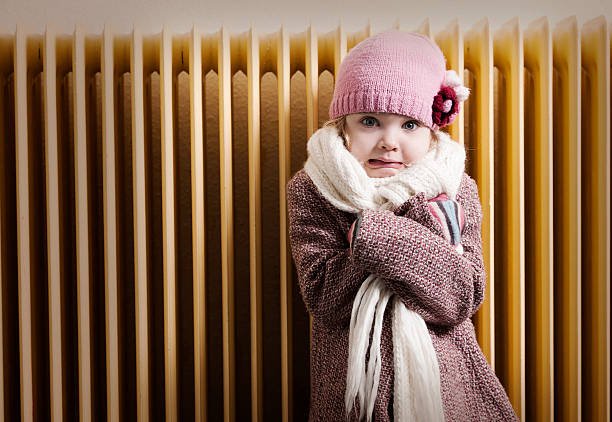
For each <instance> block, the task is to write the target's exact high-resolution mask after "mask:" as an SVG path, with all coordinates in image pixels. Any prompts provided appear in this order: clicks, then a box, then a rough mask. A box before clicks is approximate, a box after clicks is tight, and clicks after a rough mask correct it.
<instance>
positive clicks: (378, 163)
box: [368, 159, 404, 169]
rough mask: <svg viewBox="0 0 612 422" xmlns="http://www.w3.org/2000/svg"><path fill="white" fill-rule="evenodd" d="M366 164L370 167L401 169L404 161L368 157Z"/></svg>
mask: <svg viewBox="0 0 612 422" xmlns="http://www.w3.org/2000/svg"><path fill="white" fill-rule="evenodd" d="M368 166H369V167H371V168H376V169H378V168H392V169H401V168H402V167H404V163H401V162H399V161H385V160H377V159H370V160H368Z"/></svg>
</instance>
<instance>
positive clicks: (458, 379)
mask: <svg viewBox="0 0 612 422" xmlns="http://www.w3.org/2000/svg"><path fill="white" fill-rule="evenodd" d="M287 188H288V207H289V223H290V225H289V231H290V240H291V249H292V253H293V259H294V262H295V265H296V269H297V274H298V278H299V286H300V291H301V294H302V297H303V299H304V303H305V304H306V307H307V309H308V311H309V312H310V314H311V315H312V317H313V324H312V343H311V369H310V370H311V373H310V378H311V379H310V381H311V383H310V386H311V390H310V415H309V420H310V421H344V420H347V415H346V414H345V410H344V392H345V388H346V370H347V358H348V333H349V322H350V318H351V307H352V304H353V299H354V298H355V295H356V293H357V291H358V290H359V287H360V285H361V283H362V282H363V281H364V280H365V279H366V277H367V276H368V275H369V274H377V275H379V276H380V277H382V278H384V279H386V280H387V282H388V283H389V284H388V286H389V287H390V288H391V289H392V291H393V292H394V293H395V294H397V295H398V296H399V297H400V298H401V299H402V300H403V301H404V303H405V304H406V306H407V307H408V308H409V309H412V310H414V311H416V312H418V313H419V314H420V315H421V317H422V318H423V319H424V320H425V322H426V323H427V326H428V328H429V333H430V334H431V337H432V342H433V345H434V348H435V350H436V355H437V358H438V363H439V367H440V382H441V390H442V400H443V405H444V414H445V419H446V421H515V420H518V419H517V417H516V414H515V413H514V410H513V408H512V406H511V404H510V402H509V400H508V397H507V395H506V393H505V391H504V388H503V387H502V385H501V384H500V382H499V380H498V379H497V377H496V376H495V373H494V372H493V370H492V369H491V367H490V366H489V364H488V362H487V361H486V359H485V357H484V355H483V354H482V351H481V350H480V347H479V346H478V343H477V341H476V336H475V332H474V326H473V325H472V321H471V319H470V317H471V316H472V315H473V314H474V312H476V310H477V309H478V307H479V306H480V304H481V303H482V300H483V295H484V288H485V272H484V268H483V263H482V250H481V237H480V224H481V220H482V212H481V206H480V201H479V198H478V191H477V188H476V184H475V183H474V181H473V180H472V179H471V178H470V177H469V176H467V175H466V174H464V176H463V179H462V182H461V186H460V188H459V192H458V194H457V201H458V202H459V203H460V204H461V205H462V206H463V208H464V212H465V227H464V230H463V233H462V239H461V242H462V244H463V249H464V252H463V255H461V254H459V253H457V251H455V249H454V248H453V246H452V245H451V244H450V243H449V242H448V241H447V240H446V239H444V238H443V234H442V229H441V226H440V224H439V223H438V222H437V221H436V220H435V219H434V217H433V216H432V214H431V213H430V211H429V207H428V203H427V200H426V198H425V196H424V195H423V194H418V195H416V196H414V197H412V198H411V199H409V200H408V201H406V203H404V204H403V205H402V206H400V207H399V208H398V209H396V210H395V211H394V212H391V211H383V210H371V211H364V212H363V214H362V220H361V225H360V228H359V231H358V232H357V234H356V237H355V238H354V239H353V248H352V251H351V249H350V248H349V244H348V241H347V238H346V233H347V231H348V230H349V227H350V226H351V224H352V223H353V221H354V220H355V215H354V214H351V213H347V212H344V211H340V210H338V209H337V208H335V207H334V206H333V205H332V204H331V203H329V202H328V201H327V200H326V199H325V198H324V197H323V196H322V195H321V194H320V192H319V191H318V189H317V188H316V186H315V185H314V184H313V182H312V180H311V179H310V177H309V176H308V175H307V174H306V172H305V171H304V170H301V171H299V172H298V173H296V175H295V176H294V177H293V178H292V179H291V181H290V182H289V184H288V187H287ZM390 316H391V312H390V308H387V311H386V312H385V319H384V322H383V333H382V340H381V355H382V368H381V376H380V385H379V389H378V399H377V401H376V405H375V409H374V419H375V421H377V422H378V421H380V422H384V421H390V420H392V415H393V403H392V398H393V392H392V388H393V345H392V334H391V333H392V330H391V319H390ZM357 410H358V409H357ZM356 415H358V411H354V412H352V413H351V414H350V415H349V418H348V420H357V416H356Z"/></svg>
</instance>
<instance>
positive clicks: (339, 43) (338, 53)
mask: <svg viewBox="0 0 612 422" xmlns="http://www.w3.org/2000/svg"><path fill="white" fill-rule="evenodd" d="M346 46H347V40H346V33H345V32H344V30H343V29H342V25H339V26H338V28H337V29H336V36H335V38H334V80H336V79H337V77H338V72H339V71H340V64H341V63H342V60H344V57H345V56H346V53H347V51H346Z"/></svg>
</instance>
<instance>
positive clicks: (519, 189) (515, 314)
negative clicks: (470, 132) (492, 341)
mask: <svg viewBox="0 0 612 422" xmlns="http://www.w3.org/2000/svg"><path fill="white" fill-rule="evenodd" d="M522 46H523V44H522V40H521V32H520V27H519V23H518V19H513V20H511V21H510V22H508V23H507V24H505V25H504V26H503V27H502V28H500V29H499V30H498V31H497V32H496V33H495V37H494V60H495V66H496V67H497V68H498V70H499V72H500V75H501V76H502V78H503V81H501V82H500V86H501V89H503V95H501V94H500V110H503V115H501V116H500V119H499V121H500V125H501V126H500V136H501V137H500V139H498V142H499V144H498V156H497V157H495V158H496V159H497V161H496V170H497V171H499V176H500V177H499V178H498V177H497V175H496V195H497V194H499V197H496V199H495V202H496V203H497V204H500V205H501V206H500V208H498V209H497V216H498V217H499V219H497V229H498V232H497V233H496V236H495V237H496V239H498V241H497V247H496V257H495V265H496V274H495V278H496V283H497V287H498V289H496V297H495V299H496V300H495V302H496V311H497V312H498V316H499V319H498V320H497V321H496V322H497V327H496V334H497V342H496V353H497V361H496V369H497V373H498V374H499V375H500V378H501V380H502V381H503V383H504V386H505V387H506V391H507V392H508V396H509V398H510V401H511V402H512V404H513V406H514V409H515V411H516V413H517V415H518V416H519V418H520V419H521V420H522V419H524V418H525V382H524V381H525V360H524V357H525V249H524V246H525V229H524V227H525V224H524V223H525V214H524V175H523V168H524V163H523V159H524V154H523V115H522V113H523V103H524V100H523V48H522ZM498 304H499V305H500V306H499V307H498ZM500 329H501V330H500Z"/></svg>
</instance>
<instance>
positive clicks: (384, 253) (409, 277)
mask: <svg viewBox="0 0 612 422" xmlns="http://www.w3.org/2000/svg"><path fill="white" fill-rule="evenodd" d="M457 201H458V202H459V203H461V205H462V206H463V207H464V210H465V219H466V221H465V227H464V229H463V233H462V236H461V243H462V245H463V250H464V252H463V254H460V253H458V252H457V251H456V250H455V248H454V247H453V246H452V245H451V244H450V243H449V242H448V241H447V240H446V239H444V238H443V237H442V233H441V228H440V226H439V223H438V222H436V221H435V219H434V217H433V216H432V215H431V213H430V212H429V209H428V205H427V201H426V199H425V197H424V196H423V195H422V194H421V195H417V196H415V197H413V198H412V199H410V200H409V201H408V202H409V203H408V204H407V205H408V207H401V208H400V211H401V212H405V213H406V215H405V216H400V215H396V214H394V213H392V212H390V211H366V212H364V213H363V214H362V216H361V219H360V224H359V229H358V230H357V233H355V235H354V239H353V243H352V252H353V255H352V258H353V260H354V262H355V263H356V265H357V266H359V267H360V268H363V269H365V270H367V272H368V273H374V274H377V275H379V276H380V277H382V278H384V279H386V280H387V282H388V286H389V287H390V288H391V289H392V290H393V292H394V293H395V294H397V295H399V296H400V297H401V298H402V300H403V301H404V303H405V304H406V306H407V307H408V308H409V309H412V310H414V311H416V312H418V313H419V314H420V315H421V316H422V317H423V319H424V320H425V321H426V322H427V323H430V324H434V325H441V326H448V325H457V324H459V323H461V322H462V321H463V320H465V319H466V318H469V317H470V316H472V315H473V314H474V312H476V310H477V309H478V307H479V306H480V304H481V303H482V300H483V298H484V288H485V271H484V267H483V262H482V246H481V236H480V227H481V219H482V214H481V206H480V201H479V198H478V191H477V188H476V184H475V183H474V181H473V180H472V179H471V178H469V177H468V176H467V175H464V178H463V181H462V186H461V188H460V191H459V194H458V196H457ZM402 208H403V209H402Z"/></svg>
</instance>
